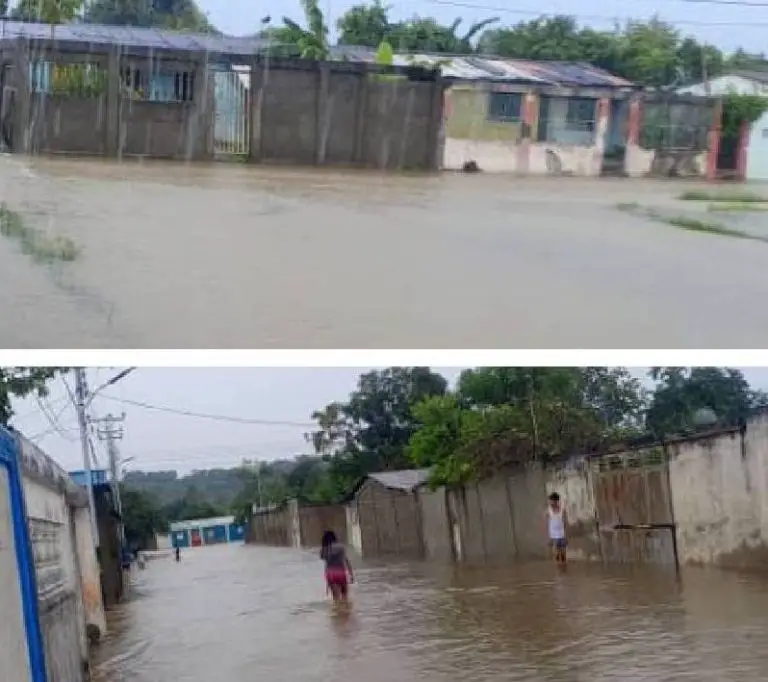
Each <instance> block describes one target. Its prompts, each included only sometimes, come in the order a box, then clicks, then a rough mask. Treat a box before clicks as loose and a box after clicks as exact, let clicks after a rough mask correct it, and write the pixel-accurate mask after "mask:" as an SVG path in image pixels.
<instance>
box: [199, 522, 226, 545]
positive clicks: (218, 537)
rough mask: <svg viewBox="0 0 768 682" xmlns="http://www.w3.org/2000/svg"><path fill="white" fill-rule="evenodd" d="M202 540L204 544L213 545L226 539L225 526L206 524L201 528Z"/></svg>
mask: <svg viewBox="0 0 768 682" xmlns="http://www.w3.org/2000/svg"><path fill="white" fill-rule="evenodd" d="M202 532H203V542H204V543H205V544H206V545H213V544H217V543H222V542H226V541H227V527H226V526H206V527H204V528H203V529H202Z"/></svg>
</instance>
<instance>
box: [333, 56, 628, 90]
mask: <svg viewBox="0 0 768 682" xmlns="http://www.w3.org/2000/svg"><path fill="white" fill-rule="evenodd" d="M331 54H332V55H333V57H334V58H336V59H347V60H349V61H362V62H369V63H370V62H374V61H375V60H376V50H372V49H371V48H368V47H358V46H347V45H340V46H337V47H335V48H333V49H332V50H331ZM392 63H393V65H394V66H408V65H410V64H419V65H424V66H429V65H433V64H440V65H441V69H442V72H443V76H445V77H446V78H449V79H455V80H466V81H498V82H506V83H509V82H511V83H515V82H518V83H529V84H541V85H555V86H557V85H561V86H567V87H601V88H634V87H637V86H636V85H635V84H634V83H632V82H631V81H628V80H626V79H625V78H620V77H619V76H615V75H614V74H612V73H609V72H608V71H605V70H604V69H600V68H598V67H596V66H592V65H591V64H587V63H585V62H562V61H532V60H529V59H505V58H503V57H492V56H483V55H476V54H469V55H446V54H435V53H424V54H418V53H407V54H406V53H399V54H395V56H394V58H393V60H392Z"/></svg>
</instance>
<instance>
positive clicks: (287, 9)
mask: <svg viewBox="0 0 768 682" xmlns="http://www.w3.org/2000/svg"><path fill="white" fill-rule="evenodd" d="M749 1H751V2H752V3H755V4H758V5H759V3H761V2H762V0H749ZM738 3H739V0H735V1H734V0H695V1H692V0H629V1H628V2H627V1H626V0H624V1H620V0H583V1H582V2H580V3H578V4H575V3H574V2H573V0H548V1H547V2H546V3H544V4H542V3H540V2H536V0H515V2H511V0H455V1H454V0H410V1H409V2H405V1H404V0H403V1H397V0H395V1H394V2H386V0H385V2H384V4H385V5H390V6H391V8H392V9H391V10H390V13H389V14H390V18H391V19H394V20H397V19H406V18H410V17H412V16H413V15H414V14H418V15H420V16H433V17H435V18H437V19H438V20H440V21H442V22H444V23H450V22H452V21H453V20H454V19H455V18H457V17H462V18H463V19H464V21H465V23H466V24H467V25H469V24H471V23H472V22H474V21H479V20H482V19H486V18H488V17H492V16H499V17H500V18H501V20H502V22H503V23H505V24H512V23H516V22H518V21H521V20H527V19H531V18H534V17H536V16H539V15H541V14H572V15H576V16H577V17H579V18H580V19H582V20H583V23H587V24H590V25H592V26H594V27H596V28H610V27H611V25H612V24H613V23H614V22H615V21H616V20H617V19H618V20H619V21H621V22H623V21H624V20H626V19H628V18H636V19H648V18H650V17H652V16H653V15H654V14H658V15H660V16H661V18H662V19H665V20H667V21H669V22H670V23H673V24H675V25H676V26H677V28H679V29H680V30H681V31H682V32H684V33H686V34H692V35H694V36H696V37H697V38H698V39H699V40H706V41H708V42H710V43H713V44H715V45H717V46H718V47H719V48H720V49H724V50H727V51H732V50H734V49H735V48H737V47H739V46H742V47H744V48H745V49H747V50H752V51H756V52H761V51H763V50H765V49H766V42H765V35H766V29H767V28H768V4H765V5H763V6H745V5H739V4H738ZM198 4H199V6H200V7H201V9H202V10H203V11H204V12H206V13H207V14H208V16H209V18H210V20H211V21H212V22H213V23H214V24H215V25H216V26H217V27H218V28H219V29H221V30H223V31H224V32H226V33H230V34H233V35H243V34H253V33H255V32H256V31H258V30H259V22H260V21H261V19H262V18H263V17H264V16H267V15H271V17H272V22H273V23H279V22H280V21H281V20H282V17H283V16H284V15H287V16H289V17H291V18H292V19H302V17H303V12H302V10H301V5H300V3H299V0H280V1H278V0H267V1H263V2H253V0H198ZM355 4H359V0H321V2H320V6H321V8H322V9H323V11H324V12H325V14H326V16H327V17H330V21H329V23H330V24H331V25H333V26H334V27H335V24H336V20H337V19H338V17H340V16H341V15H342V14H344V12H345V11H346V10H347V9H349V7H350V6H352V5H355ZM748 4H749V3H747V5H748ZM334 37H335V35H334Z"/></svg>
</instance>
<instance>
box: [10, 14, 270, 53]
mask: <svg viewBox="0 0 768 682" xmlns="http://www.w3.org/2000/svg"><path fill="white" fill-rule="evenodd" d="M50 37H51V26H50V25H49V24H34V23H27V22H23V21H3V22H0V40H3V39H5V40H13V39H16V38H31V39H41V40H45V39H48V38H50ZM54 37H55V39H56V41H58V42H61V43H66V42H76V43H82V42H84V43H91V44H93V45H110V44H119V45H124V46H126V47H140V48H154V49H158V50H163V49H164V50H188V51H194V52H213V53H220V54H246V55H247V54H256V53H258V52H259V51H260V50H261V49H262V48H264V46H265V45H266V42H265V41H264V40H263V39H261V38H256V37H252V38H237V37H233V36H221V35H214V34H208V33H184V32H182V31H167V30H163V29H159V28H139V27H136V26H106V25H104V24H60V25H58V26H56V27H55V32H54Z"/></svg>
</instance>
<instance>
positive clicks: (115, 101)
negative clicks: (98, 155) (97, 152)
mask: <svg viewBox="0 0 768 682" xmlns="http://www.w3.org/2000/svg"><path fill="white" fill-rule="evenodd" d="M120 52H121V50H120V46H119V45H114V46H113V47H112V49H110V51H109V55H108V56H107V116H106V124H105V126H104V136H105V139H104V150H105V151H106V155H107V157H109V158H118V157H119V156H121V154H120V152H121V149H120V147H121V144H120V62H121V54H120Z"/></svg>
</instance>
